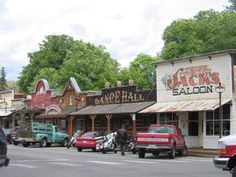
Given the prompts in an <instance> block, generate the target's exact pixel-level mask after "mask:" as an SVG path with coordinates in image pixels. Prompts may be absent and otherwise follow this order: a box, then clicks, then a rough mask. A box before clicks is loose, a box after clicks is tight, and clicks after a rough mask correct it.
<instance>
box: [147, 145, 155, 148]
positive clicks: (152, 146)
mask: <svg viewBox="0 0 236 177" xmlns="http://www.w3.org/2000/svg"><path fill="white" fill-rule="evenodd" d="M148 147H149V148H155V147H156V145H149V146H148Z"/></svg>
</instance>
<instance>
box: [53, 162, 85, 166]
mask: <svg viewBox="0 0 236 177" xmlns="http://www.w3.org/2000/svg"><path fill="white" fill-rule="evenodd" d="M50 164H53V165H63V166H71V167H78V166H81V164H73V163H65V162H50Z"/></svg>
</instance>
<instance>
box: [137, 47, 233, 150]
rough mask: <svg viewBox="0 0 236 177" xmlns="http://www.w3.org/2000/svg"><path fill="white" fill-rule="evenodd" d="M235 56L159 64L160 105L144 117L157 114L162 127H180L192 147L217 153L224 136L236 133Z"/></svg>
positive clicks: (230, 52)
mask: <svg viewBox="0 0 236 177" xmlns="http://www.w3.org/2000/svg"><path fill="white" fill-rule="evenodd" d="M235 52H236V50H227V51H221V52H214V53H208V54H202V55H198V56H192V57H187V58H181V59H176V60H169V61H163V62H159V63H156V64H155V66H156V74H157V103H156V104H154V105H152V106H150V107H149V108H147V109H145V110H143V111H141V112H140V113H156V115H157V119H158V122H159V123H161V124H176V125H178V126H179V127H180V129H181V130H182V133H183V134H184V136H185V139H186V142H187V146H188V147H203V148H205V149H215V148H216V146H217V141H218V140H219V138H220V137H221V136H227V135H229V134H235V133H236V117H235V115H236V111H235V110H236V109H235V108H236V104H235V67H234V62H233V57H234V56H235V54H234V53H235ZM219 85H220V86H223V88H224V90H223V93H221V95H220V94H219V93H218V92H217V89H216V88H217V87H219ZM219 108H222V117H221V114H220V109H219Z"/></svg>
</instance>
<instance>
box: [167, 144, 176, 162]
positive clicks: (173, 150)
mask: <svg viewBox="0 0 236 177" xmlns="http://www.w3.org/2000/svg"><path fill="white" fill-rule="evenodd" d="M168 156H169V158H170V159H174V158H175V145H174V146H173V148H172V149H171V150H170V152H169V153H168Z"/></svg>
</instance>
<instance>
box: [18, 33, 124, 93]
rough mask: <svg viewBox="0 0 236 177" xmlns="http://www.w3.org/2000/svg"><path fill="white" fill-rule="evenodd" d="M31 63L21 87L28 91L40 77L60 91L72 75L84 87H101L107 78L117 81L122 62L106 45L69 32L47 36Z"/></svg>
mask: <svg viewBox="0 0 236 177" xmlns="http://www.w3.org/2000/svg"><path fill="white" fill-rule="evenodd" d="M28 56H29V58H30V63H29V64H28V65H27V66H25V67H24V68H23V71H22V72H21V75H20V77H19V81H18V83H17V84H18V86H19V88H20V91H21V92H25V93H29V91H32V90H33V89H34V84H35V83H36V82H37V80H39V79H47V80H48V81H49V82H51V83H50V85H51V86H52V88H54V89H56V90H58V91H61V90H62V89H63V88H64V85H65V83H66V82H67V81H68V79H69V78H70V77H75V79H76V80H77V82H78V84H79V85H80V88H81V89H82V90H86V89H89V90H100V89H101V88H103V86H104V83H105V82H106V81H109V82H113V83H114V82H115V80H116V78H117V77H118V74H119V64H118V63H117V62H116V61H115V60H114V59H112V58H111V57H110V55H109V54H108V52H106V50H105V48H104V47H103V46H95V45H94V44H91V43H85V42H83V41H82V40H80V41H78V40H74V39H73V38H72V37H69V36H66V35H51V36H47V37H46V40H44V41H43V43H42V44H40V50H39V51H36V52H33V53H29V55H28Z"/></svg>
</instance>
